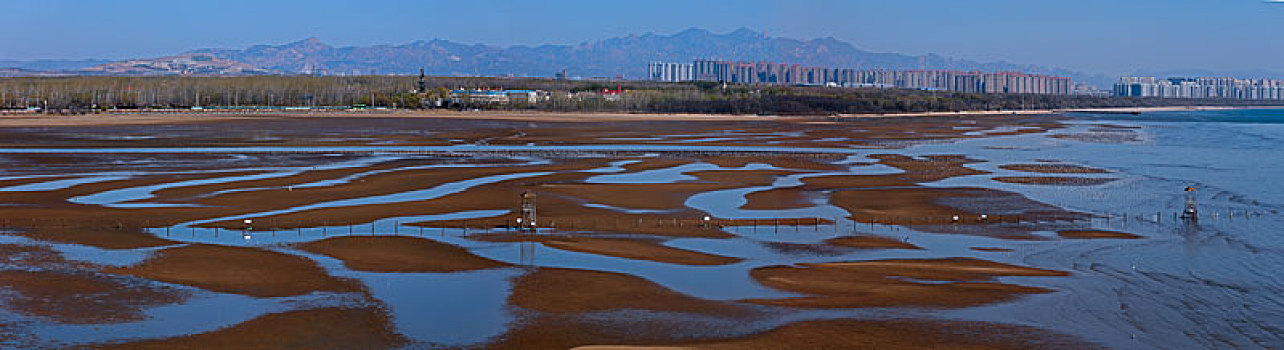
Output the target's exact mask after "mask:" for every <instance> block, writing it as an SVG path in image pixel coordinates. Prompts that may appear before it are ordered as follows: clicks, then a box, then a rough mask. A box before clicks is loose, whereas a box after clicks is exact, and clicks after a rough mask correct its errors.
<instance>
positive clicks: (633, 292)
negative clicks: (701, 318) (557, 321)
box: [508, 267, 743, 315]
mask: <svg viewBox="0 0 1284 350" xmlns="http://www.w3.org/2000/svg"><path fill="white" fill-rule="evenodd" d="M508 303H509V304H511V305H515V306H520V307H523V308H526V309H531V310H535V311H541V312H553V313H579V312H594V311H606V310H622V309H643V310H652V311H668V312H685V313H701V314H714V315H727V314H739V313H741V312H743V310H742V309H740V308H738V307H735V306H731V305H730V304H725V303H719V302H714V301H708V300H703V299H697V298H694V297H690V296H687V295H685V294H682V293H678V292H675V291H673V290H670V289H668V288H665V287H663V286H660V285H658V284H655V283H654V282H651V281H648V280H646V279H643V278H640V277H636V276H631V275H626V274H621V273H614V272H603V271H589V270H578V269H564V268H548V267H545V268H539V269H537V270H535V271H533V272H531V273H528V274H525V275H522V276H521V277H517V278H516V279H514V280H513V292H512V294H510V295H509V296H508Z"/></svg>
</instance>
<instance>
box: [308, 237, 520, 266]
mask: <svg viewBox="0 0 1284 350" xmlns="http://www.w3.org/2000/svg"><path fill="white" fill-rule="evenodd" d="M298 246H299V248H301V249H303V250H305V251H308V252H312V253H316V254H321V255H325V256H328V257H331V258H335V259H339V260H342V261H343V265H344V266H346V267H347V268H349V269H353V270H358V271H373V272H458V271H470V270H481V269H490V268H498V267H506V266H511V265H509V264H507V263H503V262H499V261H495V260H491V259H487V258H483V257H480V256H477V255H475V254H473V253H470V252H469V251H468V250H467V249H464V248H460V247H457V246H454V245H450V244H446V243H440V242H436V241H433V240H428V239H423V238H415V237H407V236H343V237H331V238H326V239H323V240H320V241H315V242H308V243H303V244H299V245H298Z"/></svg>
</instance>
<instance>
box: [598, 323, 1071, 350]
mask: <svg viewBox="0 0 1284 350" xmlns="http://www.w3.org/2000/svg"><path fill="white" fill-rule="evenodd" d="M1040 348H1049V349H1053V348H1055V349H1091V348H1095V346H1093V345H1090V344H1087V343H1084V342H1082V341H1079V340H1076V339H1073V338H1071V337H1068V336H1064V335H1059V334H1053V333H1050V332H1048V331H1044V330H1040V329H1037V328H1033V327H1026V326H1016V325H1007V324H999V323H986V322H960V321H923V320H909V319H896V320H844V319H839V320H815V321H803V322H795V323H790V324H786V325H784V326H781V327H779V328H776V329H772V330H769V331H766V332H763V333H760V334H755V335H750V336H745V337H739V338H733V339H728V340H714V341H702V342H690V343H680V345H656V346H633V345H589V346H579V347H574V348H572V349H574V350H678V349H682V350H731V349H761V350H786V349H893V350H900V349H977V350H979V349H1040Z"/></svg>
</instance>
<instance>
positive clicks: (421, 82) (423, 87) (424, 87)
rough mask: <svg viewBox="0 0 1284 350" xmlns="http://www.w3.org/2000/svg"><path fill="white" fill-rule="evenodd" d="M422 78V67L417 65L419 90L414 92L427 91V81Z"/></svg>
mask: <svg viewBox="0 0 1284 350" xmlns="http://www.w3.org/2000/svg"><path fill="white" fill-rule="evenodd" d="M424 78H425V76H424V68H423V67H419V86H418V87H419V90H416V91H415V92H417V93H421V94H422V93H425V92H428V81H426V80H424Z"/></svg>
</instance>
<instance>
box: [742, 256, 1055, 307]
mask: <svg viewBox="0 0 1284 350" xmlns="http://www.w3.org/2000/svg"><path fill="white" fill-rule="evenodd" d="M750 275H751V276H753V278H754V279H755V280H757V281H758V282H759V283H762V284H763V285H766V286H769V287H772V288H776V289H780V290H784V291H790V292H797V293H803V294H809V295H812V296H809V297H794V298H781V299H750V300H746V301H747V302H750V303H755V304H762V305H773V306H791V307H807V308H860V307H926V308H961V307H970V306H978V305H985V304H991V303H996V302H1001V301H1005V300H1011V299H1014V298H1017V297H1020V296H1021V295H1024V294H1036V293H1048V292H1051V290H1048V289H1045V288H1039V287H1029V286H1021V285H1015V284H1006V283H1000V282H995V281H994V279H995V277H999V276H1045V277H1055V276H1067V274H1066V273H1065V272H1060V271H1052V270H1045V269H1038V268H1032V267H1023V266H1014V265H1008V264H1002V263H996V262H991V261H986V260H979V259H972V258H948V259H930V260H912V259H890V260H874V261H860V262H842V263H819V264H799V265H797V266H771V267H761V268H756V269H753V270H752V271H751V272H750Z"/></svg>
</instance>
